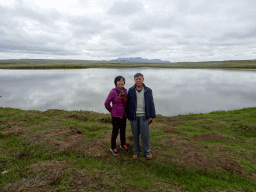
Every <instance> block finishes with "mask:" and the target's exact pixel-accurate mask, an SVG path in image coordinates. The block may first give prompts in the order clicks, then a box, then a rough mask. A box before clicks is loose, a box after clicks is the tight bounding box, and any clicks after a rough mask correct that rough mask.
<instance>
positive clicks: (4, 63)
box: [0, 59, 256, 69]
mask: <svg viewBox="0 0 256 192" xmlns="http://www.w3.org/2000/svg"><path fill="white" fill-rule="evenodd" d="M135 67H154V68H189V69H256V60H239V61H236V60H234V61H211V62H178V63H133V62H125V61H122V62H120V61H91V60H47V59H16V60H15V59H13V60H0V69H86V68H135Z"/></svg>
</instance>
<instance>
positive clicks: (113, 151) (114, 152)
mask: <svg viewBox="0 0 256 192" xmlns="http://www.w3.org/2000/svg"><path fill="white" fill-rule="evenodd" d="M110 151H111V152H112V153H113V154H114V155H118V154H119V153H118V151H117V149H111V148H110Z"/></svg>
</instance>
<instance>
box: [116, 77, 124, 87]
mask: <svg viewBox="0 0 256 192" xmlns="http://www.w3.org/2000/svg"><path fill="white" fill-rule="evenodd" d="M116 86H117V87H118V88H123V86H124V79H123V78H121V79H120V80H119V81H117V82H116Z"/></svg>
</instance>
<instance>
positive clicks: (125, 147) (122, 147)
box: [120, 145, 130, 153]
mask: <svg viewBox="0 0 256 192" xmlns="http://www.w3.org/2000/svg"><path fill="white" fill-rule="evenodd" d="M120 148H121V149H123V150H124V151H126V152H127V153H129V152H130V150H129V149H128V147H127V146H126V145H123V146H122V145H120Z"/></svg>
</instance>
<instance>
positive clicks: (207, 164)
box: [164, 134, 245, 174]
mask: <svg viewBox="0 0 256 192" xmlns="http://www.w3.org/2000/svg"><path fill="white" fill-rule="evenodd" d="M208 136H209V135H208ZM212 136H215V137H216V135H215V134H214V135H212ZM209 137H210V136H209ZM217 139H220V138H218V136H217ZM164 144H165V146H166V147H167V148H171V149H173V150H175V151H177V153H178V154H179V155H178V156H177V157H176V158H175V160H173V161H172V162H174V163H175V164H178V165H181V166H185V167H189V168H195V169H203V170H204V171H206V172H208V171H210V170H214V169H215V170H216V169H220V170H223V171H226V172H231V173H239V174H241V173H244V174H245V170H244V169H243V168H242V167H241V166H240V165H239V163H238V162H236V161H235V160H234V159H233V158H231V157H227V156H223V155H219V154H217V153H216V154H215V153H214V154H213V156H210V154H208V153H206V151H205V149H206V148H208V146H206V145H200V144H197V143H193V141H189V139H184V138H176V137H169V138H166V139H165V142H164ZM214 147H215V148H218V147H217V146H216V145H215V146H213V148H214ZM219 148H220V146H219ZM169 162H170V161H169ZM166 163H167V162H166Z"/></svg>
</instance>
